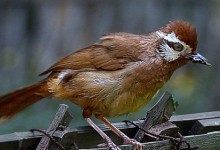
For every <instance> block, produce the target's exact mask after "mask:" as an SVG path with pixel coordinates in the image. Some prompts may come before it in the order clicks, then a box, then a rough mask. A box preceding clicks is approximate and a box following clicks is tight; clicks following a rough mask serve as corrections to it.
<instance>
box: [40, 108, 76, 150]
mask: <svg viewBox="0 0 220 150" xmlns="http://www.w3.org/2000/svg"><path fill="white" fill-rule="evenodd" d="M68 108H69V106H67V105H65V104H60V106H59V109H58V111H57V113H56V115H55V117H54V119H53V121H52V123H51V124H50V126H49V127H48V129H47V131H46V133H47V134H48V135H50V136H53V134H54V133H55V131H56V130H58V128H59V127H62V128H66V127H67V126H68V125H69V123H70V122H71V120H72V116H71V115H70V114H69V112H68V111H67V109H68ZM49 143H50V139H49V137H48V136H46V135H44V136H43V137H42V139H41V141H40V143H39V144H38V146H37V148H36V150H46V149H48V147H49Z"/></svg>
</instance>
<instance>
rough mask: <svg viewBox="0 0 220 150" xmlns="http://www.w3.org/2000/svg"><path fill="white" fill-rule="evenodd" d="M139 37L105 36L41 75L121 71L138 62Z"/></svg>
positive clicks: (124, 35) (125, 34) (126, 35)
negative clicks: (69, 72) (131, 63)
mask: <svg viewBox="0 0 220 150" xmlns="http://www.w3.org/2000/svg"><path fill="white" fill-rule="evenodd" d="M137 42H138V36H136V35H133V34H128V33H123V34H122V33H117V34H116V33H115V34H109V35H105V36H103V37H102V38H101V39H100V42H99V43H97V44H94V45H92V46H89V47H87V48H84V49H80V50H78V51H76V52H74V53H72V54H70V55H69V56H66V57H64V58H63V59H61V60H60V61H58V62H57V63H55V64H54V65H53V66H51V67H50V68H49V69H47V70H46V71H44V72H43V73H41V74H40V75H44V74H47V73H49V72H54V71H61V70H65V69H71V70H76V71H86V70H119V69H123V68H124V67H125V66H126V65H128V64H129V63H130V62H134V61H138V60H139V59H138V54H137V53H136V49H137V48H138V43H137Z"/></svg>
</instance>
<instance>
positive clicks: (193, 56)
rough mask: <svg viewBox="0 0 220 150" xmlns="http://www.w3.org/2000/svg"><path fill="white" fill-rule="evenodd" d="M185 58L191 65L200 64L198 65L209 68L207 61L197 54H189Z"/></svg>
mask: <svg viewBox="0 0 220 150" xmlns="http://www.w3.org/2000/svg"><path fill="white" fill-rule="evenodd" d="M186 58H187V59H188V60H190V61H192V62H193V63H200V64H204V65H208V66H211V64H210V63H208V60H207V59H206V58H205V57H203V56H202V55H201V54H199V53H196V54H190V55H188V56H187V57H186Z"/></svg>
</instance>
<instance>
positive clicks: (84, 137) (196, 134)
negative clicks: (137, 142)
mask: <svg viewBox="0 0 220 150" xmlns="http://www.w3.org/2000/svg"><path fill="white" fill-rule="evenodd" d="M166 96H167V97H166ZM164 97H165V99H164V98H162V99H161V100H160V101H159V102H158V103H157V104H156V105H155V106H154V107H153V108H152V109H151V110H150V111H148V113H147V117H148V118H146V119H145V120H138V121H134V123H135V124H137V125H140V126H142V127H144V126H149V125H148V124H147V123H146V122H149V121H148V120H149V118H150V119H151V122H152V121H153V122H155V120H159V122H157V123H155V124H156V125H155V124H151V126H149V127H148V128H145V129H146V130H147V131H149V132H154V131H155V132H154V133H158V134H160V135H171V136H174V137H176V134H175V133H176V132H179V133H181V135H182V140H184V141H185V142H187V143H188V144H190V148H191V149H205V150H213V149H220V143H219V141H220V111H215V112H205V113H197V114H187V115H178V116H172V117H171V118H170V119H169V117H170V116H171V115H172V112H173V111H174V109H173V108H174V107H176V105H173V104H172V103H170V101H167V102H169V103H167V102H165V101H164V100H168V99H170V97H169V95H166V94H165V95H164ZM163 101H164V102H163ZM172 102H173V101H172ZM170 104H172V105H170ZM162 105H164V107H161V109H158V106H162ZM171 106H173V107H171ZM67 108H68V106H65V105H61V107H60V108H59V110H58V112H57V113H56V115H55V117H54V120H53V121H52V124H51V125H50V126H49V128H48V129H47V130H46V131H44V132H45V133H47V134H49V135H52V136H53V138H54V139H55V140H56V141H58V142H59V144H60V145H62V147H63V149H66V150H74V149H97V148H96V146H97V145H98V144H100V143H104V140H102V139H101V137H100V136H99V135H98V134H97V133H96V132H95V131H94V130H93V129H92V128H91V127H89V126H82V127H77V128H73V129H70V128H68V127H67V126H68V123H69V122H70V120H71V119H72V118H71V116H70V115H69V114H68V111H67ZM164 108H169V109H164ZM170 108H171V109H170ZM153 110H154V111H153ZM161 110H162V111H161ZM152 113H153V114H154V115H153V116H157V117H151V115H150V114H152ZM164 116H165V118H164ZM158 117H159V118H158ZM166 117H167V118H166ZM164 119H165V120H164ZM57 120H59V121H58V122H57ZM161 120H164V121H162V122H161ZM168 120H169V122H168ZM158 123H159V124H158ZM164 124H166V127H165V125H164ZM170 124H171V125H170ZM114 125H115V126H116V127H117V128H118V129H120V130H121V131H123V132H124V133H125V134H127V135H128V136H129V137H132V138H133V137H135V135H136V136H137V135H144V139H142V140H141V141H142V142H143V145H144V147H143V148H144V149H153V150H159V149H160V150H169V149H175V148H174V147H173V144H172V142H171V141H170V140H169V139H166V140H164V139H160V138H159V139H158V138H157V140H158V141H155V139H154V141H152V138H150V140H149V136H147V134H143V133H141V134H139V132H140V130H139V131H138V128H137V127H135V126H134V125H131V124H129V123H125V122H120V123H114ZM161 126H162V127H163V129H162V130H161V131H160V129H161ZM99 127H100V128H101V129H102V130H103V131H104V132H106V134H108V135H109V136H110V138H112V139H113V141H114V142H115V143H116V144H117V145H120V148H121V149H126V150H128V149H132V146H131V145H122V141H121V139H119V138H118V137H117V136H116V135H114V134H113V133H112V132H111V131H110V129H109V128H107V127H106V126H104V125H99ZM54 128H56V130H54ZM165 128H166V129H165ZM174 132H175V133H174ZM147 137H148V138H147ZM176 139H178V140H179V139H180V138H178V137H177V138H176ZM149 141H150V142H149ZM62 147H59V146H57V144H55V143H54V142H53V141H51V139H49V138H48V137H47V136H45V134H44V133H41V132H37V131H32V132H31V131H27V132H15V133H11V134H5V135H0V150H27V149H28V150H35V149H39V150H40V149H49V150H50V149H51V150H54V149H55V150H56V149H57V150H60V149H62ZM99 149H100V150H104V149H107V148H99ZM182 149H187V148H186V147H185V148H182Z"/></svg>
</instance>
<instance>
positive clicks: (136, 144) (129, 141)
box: [124, 139, 143, 150]
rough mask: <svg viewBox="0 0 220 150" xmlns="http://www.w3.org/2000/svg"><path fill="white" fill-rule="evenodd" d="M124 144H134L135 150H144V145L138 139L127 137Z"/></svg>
mask: <svg viewBox="0 0 220 150" xmlns="http://www.w3.org/2000/svg"><path fill="white" fill-rule="evenodd" d="M124 144H131V145H133V149H134V150H142V147H143V145H142V144H141V143H140V142H138V141H136V140H135V139H126V140H125V141H124Z"/></svg>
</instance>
